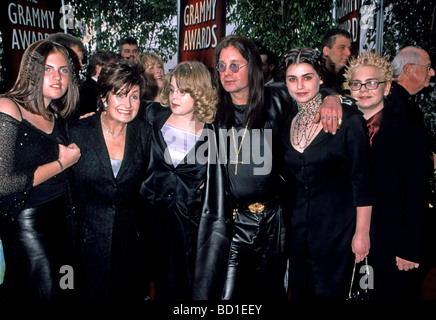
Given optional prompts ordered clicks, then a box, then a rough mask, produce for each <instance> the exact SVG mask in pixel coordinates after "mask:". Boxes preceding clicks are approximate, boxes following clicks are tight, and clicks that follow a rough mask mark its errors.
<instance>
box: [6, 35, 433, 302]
mask: <svg viewBox="0 0 436 320" xmlns="http://www.w3.org/2000/svg"><path fill="white" fill-rule="evenodd" d="M279 57H281V59H280V58H279ZM163 64H164V63H163V60H162V58H161V57H160V56H159V55H158V54H157V53H156V52H141V50H140V48H139V45H138V42H137V40H136V39H134V38H131V37H128V38H125V39H123V40H122V41H120V45H119V52H117V53H115V52H111V51H109V50H104V49H99V50H97V51H95V52H94V53H93V54H91V55H90V56H89V57H88V56H87V51H86V49H85V46H84V45H83V43H82V42H81V41H80V39H78V38H76V37H73V36H71V35H69V34H64V33H57V34H53V35H50V36H49V37H48V38H47V39H45V40H40V41H37V42H35V43H33V44H31V45H30V46H29V47H28V48H27V49H26V51H25V53H24V56H23V58H22V62H21V65H20V71H19V75H18V78H17V81H16V83H15V84H14V86H13V87H12V89H11V90H10V91H8V92H6V93H2V95H1V96H0V139H1V141H2V145H1V146H0V239H1V240H2V243H3V247H4V257H5V261H6V273H5V278H4V283H3V284H2V285H1V286H0V292H1V293H2V294H1V295H0V299H3V300H6V301H8V300H12V301H14V300H21V299H25V300H71V299H77V300H84V301H95V300H130V301H134V300H138V301H141V300H150V299H155V300H230V301H238V300H252V301H256V300H257V301H284V300H289V299H291V300H296V301H300V300H323V299H329V300H332V299H333V300H345V299H346V298H347V297H348V296H349V293H350V292H349V290H350V280H351V279H352V274H353V264H362V263H365V264H368V265H370V266H371V270H372V271H373V273H372V274H370V275H369V278H368V279H369V280H367V282H366V287H367V288H369V289H370V290H369V291H370V297H371V299H374V300H398V299H409V300H410V299H413V300H414V299H420V293H421V285H422V282H423V276H424V275H425V270H427V269H426V268H428V267H429V265H431V261H433V260H432V258H429V257H430V256H431V254H432V252H431V250H433V249H434V247H433V243H431V240H430V238H429V229H430V228H431V227H432V225H431V224H430V223H429V221H433V220H432V214H434V213H433V212H432V211H431V209H430V207H429V202H430V195H431V188H430V176H431V175H432V174H433V172H434V168H435V165H434V161H433V152H434V151H435V150H434V149H435V148H434V146H432V145H431V144H430V139H429V132H428V130H427V129H426V126H425V124H424V116H423V113H422V111H421V109H420V107H419V106H418V105H416V104H414V103H413V99H411V97H412V96H414V95H416V94H417V93H419V92H420V91H421V90H422V89H423V88H425V87H428V86H429V84H430V78H431V77H433V76H434V75H435V70H434V69H433V68H432V65H431V61H430V56H429V54H428V52H426V51H425V50H423V49H421V48H417V47H406V48H403V49H401V50H400V51H399V52H398V55H397V56H396V57H395V58H394V59H393V61H392V62H391V61H389V59H388V58H387V57H385V56H382V55H380V54H377V53H374V52H368V53H361V54H358V55H356V56H352V55H351V37H350V34H349V33H348V32H346V31H344V30H341V29H333V30H329V31H328V32H326V34H325V37H324V38H323V39H322V41H321V45H320V48H295V49H293V50H291V51H290V52H286V53H280V54H279V55H278V54H277V53H273V52H271V51H270V50H268V48H265V47H263V46H261V45H258V44H256V43H255V42H254V41H253V40H251V39H249V38H248V37H246V36H243V35H230V36H227V37H224V38H223V39H221V41H220V42H219V44H218V46H217V47H216V48H215V53H214V70H210V69H208V68H207V67H206V66H205V65H204V64H203V63H202V62H198V61H185V62H180V63H179V64H177V65H176V66H175V67H174V68H173V69H171V70H169V71H168V72H167V74H165V72H164V68H163ZM85 66H86V71H85ZM83 72H84V73H86V78H85V79H84V80H83V81H79V80H80V74H81V73H83ZM64 266H71V267H72V270H74V276H72V277H71V278H69V277H68V274H66V275H64V274H63V273H62V272H60V270H61V269H62V267H64ZM63 276H64V277H65V279H66V280H65V279H64V280H62V277H63ZM356 277H358V275H356ZM62 281H64V282H65V281H66V284H65V285H64V286H61V285H60V283H61V282H62ZM69 281H70V282H69ZM65 286H66V288H65Z"/></svg>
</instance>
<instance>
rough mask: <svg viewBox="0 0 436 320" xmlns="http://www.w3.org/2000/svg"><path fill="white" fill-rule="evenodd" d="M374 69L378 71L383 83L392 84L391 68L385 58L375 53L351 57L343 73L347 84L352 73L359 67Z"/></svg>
mask: <svg viewBox="0 0 436 320" xmlns="http://www.w3.org/2000/svg"><path fill="white" fill-rule="evenodd" d="M368 66H370V67H375V68H377V69H378V70H379V71H380V78H381V80H383V81H387V82H392V66H391V63H390V62H389V60H388V57H387V56H383V57H382V56H381V55H379V54H378V53H375V52H368V53H364V54H360V55H359V56H358V57H353V58H351V60H350V63H349V65H348V67H347V69H346V71H345V78H346V79H347V81H348V82H350V81H351V80H352V77H353V73H354V71H355V70H356V69H357V68H360V67H368Z"/></svg>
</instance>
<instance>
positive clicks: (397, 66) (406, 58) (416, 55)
mask: <svg viewBox="0 0 436 320" xmlns="http://www.w3.org/2000/svg"><path fill="white" fill-rule="evenodd" d="M421 50H422V49H421V48H418V47H413V46H409V47H405V48H403V49H401V50H400V51H399V52H398V53H397V55H396V56H395V58H394V60H393V61H392V71H393V77H394V79H397V78H398V77H399V76H400V75H401V74H402V73H403V69H404V66H405V65H406V64H408V63H411V64H419V63H420V62H421V59H422V56H421V53H420V51H421Z"/></svg>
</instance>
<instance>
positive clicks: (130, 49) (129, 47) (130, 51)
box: [120, 43, 139, 61]
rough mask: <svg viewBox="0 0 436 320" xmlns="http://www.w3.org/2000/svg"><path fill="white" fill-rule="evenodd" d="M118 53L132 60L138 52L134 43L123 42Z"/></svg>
mask: <svg viewBox="0 0 436 320" xmlns="http://www.w3.org/2000/svg"><path fill="white" fill-rule="evenodd" d="M120 54H121V57H123V58H124V59H126V60H131V61H133V60H135V58H136V57H137V56H138V54H139V50H138V46H137V45H136V44H128V43H125V44H123V46H122V47H121V52H120Z"/></svg>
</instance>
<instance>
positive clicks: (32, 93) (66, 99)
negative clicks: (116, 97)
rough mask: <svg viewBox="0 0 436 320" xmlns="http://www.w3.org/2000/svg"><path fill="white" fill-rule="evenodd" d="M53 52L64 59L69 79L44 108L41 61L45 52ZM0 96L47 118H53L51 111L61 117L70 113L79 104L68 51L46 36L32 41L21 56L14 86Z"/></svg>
mask: <svg viewBox="0 0 436 320" xmlns="http://www.w3.org/2000/svg"><path fill="white" fill-rule="evenodd" d="M54 52H61V53H62V54H63V55H64V57H65V59H66V60H67V63H68V71H69V72H68V74H69V83H68V89H67V91H66V92H65V94H64V95H63V96H62V97H61V98H59V99H56V100H52V102H51V103H50V106H49V108H46V106H45V105H44V96H43V82H44V73H45V71H44V70H45V62H46V60H47V57H48V55H49V54H51V53H54ZM3 96H4V97H7V98H9V99H12V100H14V101H15V102H16V103H18V104H19V105H20V106H22V107H23V108H24V109H26V110H27V111H29V112H31V113H33V114H38V115H41V116H42V117H44V119H47V120H51V119H52V118H53V112H54V113H57V114H59V115H60V116H61V117H64V118H66V117H68V116H69V115H72V114H73V113H74V111H75V110H76V109H77V107H78V105H79V88H78V86H77V78H76V75H75V73H74V71H73V63H72V61H71V59H70V57H69V54H68V51H67V50H66V49H65V48H64V47H63V46H62V45H60V44H58V43H56V42H53V41H50V40H40V41H37V42H34V43H32V44H31V45H30V46H29V47H28V48H27V49H26V51H25V52H24V55H23V57H22V59H21V64H20V71H19V74H18V78H17V80H16V82H15V84H14V86H13V87H12V88H11V90H9V92H7V93H5V94H4V95H3Z"/></svg>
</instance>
